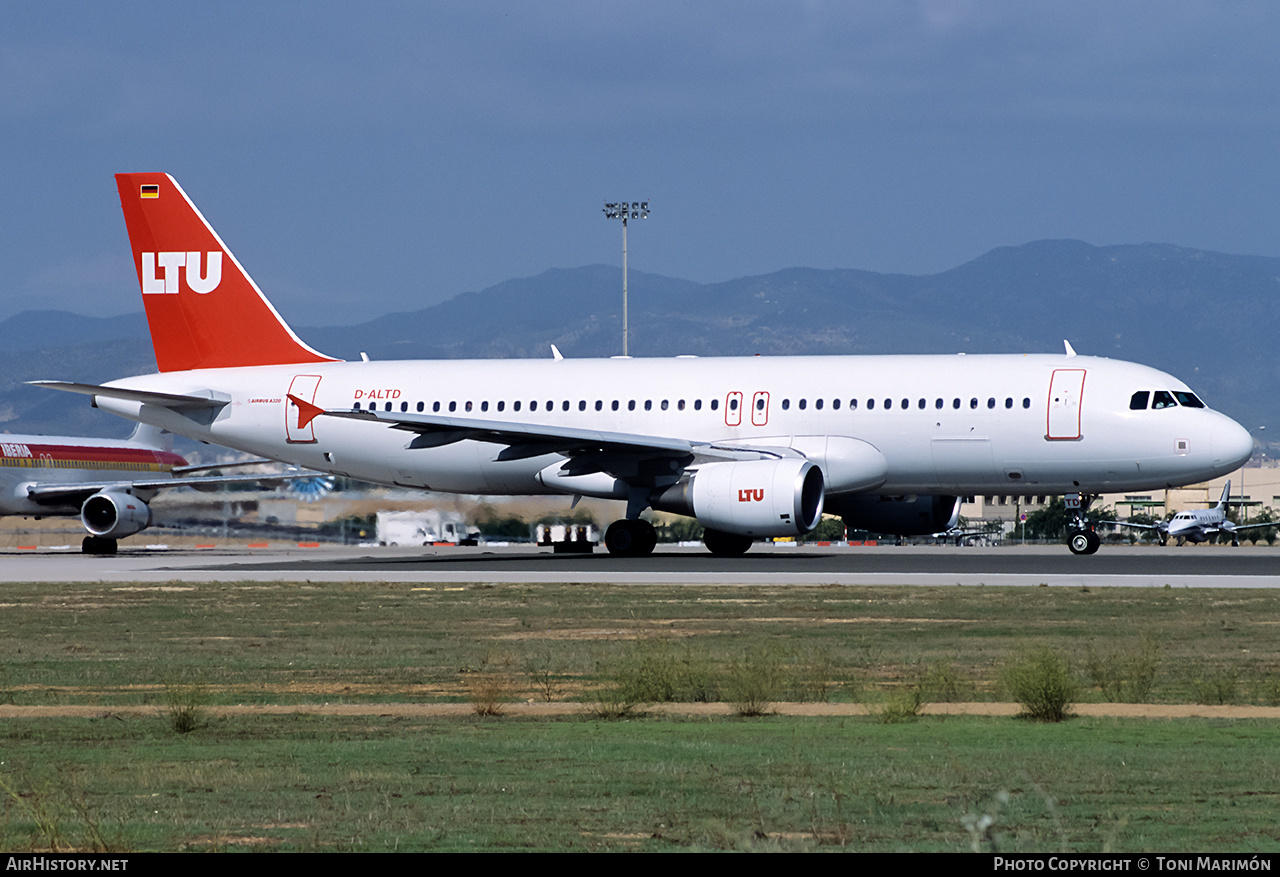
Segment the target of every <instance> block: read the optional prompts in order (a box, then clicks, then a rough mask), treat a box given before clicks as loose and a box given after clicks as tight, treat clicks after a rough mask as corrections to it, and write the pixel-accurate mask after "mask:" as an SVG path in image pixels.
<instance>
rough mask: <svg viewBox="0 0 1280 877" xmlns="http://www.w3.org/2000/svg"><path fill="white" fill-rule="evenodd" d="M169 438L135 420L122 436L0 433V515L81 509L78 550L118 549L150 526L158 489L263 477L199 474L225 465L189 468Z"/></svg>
mask: <svg viewBox="0 0 1280 877" xmlns="http://www.w3.org/2000/svg"><path fill="white" fill-rule="evenodd" d="M169 438H172V437H171V436H170V437H169ZM171 444H172V442H169V441H165V440H164V438H163V437H162V436H161V430H160V429H159V428H157V427H154V426H148V425H146V424H139V425H138V427H137V428H136V429H135V430H134V431H133V435H132V436H130V437H129V438H128V439H127V440H124V441H120V440H112V439H97V438H84V437H79V436H49V435H9V434H3V435H0V516H3V515H21V516H23V517H34V518H44V517H60V516H72V515H78V516H79V517H80V523H81V524H83V525H84V528H85V529H86V530H88V531H89V535H88V536H85V537H84V540H83V542H82V543H81V546H80V549H81V551H83V552H84V553H85V554H115V553H116V549H117V547H118V543H117V540H119V539H122V538H124V537H125V536H132V535H133V534H135V533H140V532H142V531H143V530H145V529H146V528H147V527H149V526H151V508H150V506H148V505H147V503H149V502H150V501H151V500H152V499H154V498H155V495H156V494H157V493H159V492H160V491H161V490H164V489H166V488H170V487H184V486H186V487H196V488H203V489H210V488H213V487H216V486H219V485H222V484H233V483H239V482H245V481H261V480H262V478H261V477H260V476H210V475H197V474H196V473H197V472H202V471H207V470H210V469H214V468H217V469H226V468H228V466H227V465H226V464H222V465H218V466H188V465H187V461H186V460H185V459H183V458H182V457H181V456H179V455H178V454H175V453H174V452H173V450H172V447H171ZM254 462H258V463H262V462H269V461H266V460H258V461H254ZM233 465H245V464H243V463H239V464H233Z"/></svg>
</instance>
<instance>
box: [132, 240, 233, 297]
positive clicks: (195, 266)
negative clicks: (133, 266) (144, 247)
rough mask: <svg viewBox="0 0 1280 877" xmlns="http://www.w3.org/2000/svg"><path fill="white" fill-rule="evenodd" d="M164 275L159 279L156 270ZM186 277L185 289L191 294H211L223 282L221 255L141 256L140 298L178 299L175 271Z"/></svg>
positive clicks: (157, 254)
mask: <svg viewBox="0 0 1280 877" xmlns="http://www.w3.org/2000/svg"><path fill="white" fill-rule="evenodd" d="M201 256H204V257H205V258H204V260H203V261H204V263H205V264H204V271H203V272H201V270H200V262H201V258H200V257H201ZM157 265H159V267H160V270H162V271H163V272H164V276H163V277H160V276H158V275H157V274H156V266H157ZM179 269H182V271H183V272H184V273H185V274H186V277H187V286H188V287H189V288H190V289H191V291H192V292H198V293H200V294H202V295H203V294H204V293H206V292H213V291H214V290H215V289H217V288H218V284H219V283H221V282H222V253H221V251H216V252H212V253H201V252H200V251H199V250H195V251H193V252H190V253H143V254H142V294H143V295H153V294H160V295H164V294H168V295H177V294H178V292H179V291H180V289H181V287H180V285H179V283H178V271H179Z"/></svg>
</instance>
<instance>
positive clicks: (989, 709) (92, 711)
mask: <svg viewBox="0 0 1280 877" xmlns="http://www.w3.org/2000/svg"><path fill="white" fill-rule="evenodd" d="M204 710H205V712H206V713H208V714H209V715H211V716H236V715H288V714H293V713H310V714H315V715H331V716H442V717H448V716H458V717H464V716H470V715H474V713H475V709H474V707H473V706H472V705H471V704H469V703H325V704H295V705H270V704H267V705H263V704H243V705H231V706H208V707H204ZM590 711H591V707H590V705H589V704H583V703H567V702H552V703H545V702H537V701H534V702H523V703H507V704H503V705H502V709H501V712H502V714H503V715H509V716H526V717H531V718H532V717H540V716H572V715H582V714H586V713H589V712H590ZM1074 711H1075V714H1076V715H1080V716H1113V717H1116V718H1148V719H1180V718H1188V717H1192V716H1198V717H1203V718H1216V719H1280V707H1264V706H1208V705H1204V704H1154V703H1086V704H1077V705H1076V706H1075V707H1074ZM163 712H164V708H163V707H157V706H154V705H129V706H106V705H70V706H61V705H59V706H14V705H11V704H0V719H23V718H46V717H58V716H67V717H82V718H108V717H111V716H125V715H159V714H162V713H163ZM641 712H644V713H651V714H655V715H678V716H727V715H730V714H731V713H732V709H731V707H730V705H729V704H725V703H664V704H652V705H648V706H645V707H644V708H643V709H642V710H641ZM772 712H773V713H775V714H777V715H783V716H865V715H867V714H868V710H867V707H865V706H864V705H862V704H854V703H778V704H774V706H773V710H772ZM921 712H922V714H924V715H949V716H960V715H967V716H1014V715H1017V714H1018V705H1017V704H1016V703H931V704H926V705H925V706H924V708H923V709H922V710H921Z"/></svg>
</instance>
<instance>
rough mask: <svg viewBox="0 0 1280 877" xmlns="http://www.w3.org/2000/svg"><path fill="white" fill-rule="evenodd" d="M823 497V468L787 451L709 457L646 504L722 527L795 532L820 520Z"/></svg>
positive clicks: (714, 527)
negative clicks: (760, 456)
mask: <svg viewBox="0 0 1280 877" xmlns="http://www.w3.org/2000/svg"><path fill="white" fill-rule="evenodd" d="M824 497H825V488H824V487H823V482H822V470H821V469H819V468H818V467H817V466H815V465H814V464H813V463H810V462H809V461H808V460H801V459H796V458H792V457H787V458H784V459H781V460H743V461H734V462H723V463H707V464H706V465H704V466H700V467H699V468H698V469H697V470H695V471H694V472H693V473H691V474H690V475H689V476H688V477H687V478H682V479H681V480H680V481H678V482H677V483H675V484H673V485H672V486H671V487H668V488H667V489H666V490H664V491H663V492H662V493H661V494H659V495H658V496H657V497H656V498H655V499H654V500H653V501H652V502H651V503H650V504H651V505H652V506H653V508H655V509H656V510H658V511H662V512H673V513H675V514H678V515H690V516H692V517H694V518H697V519H698V523H699V524H701V525H702V526H704V527H707V528H708V529H712V530H721V531H723V532H725V533H737V534H740V535H743V536H798V535H800V534H802V533H808V532H809V531H810V530H812V529H813V528H814V527H816V526H818V521H819V519H821V517H822V503H823V500H824Z"/></svg>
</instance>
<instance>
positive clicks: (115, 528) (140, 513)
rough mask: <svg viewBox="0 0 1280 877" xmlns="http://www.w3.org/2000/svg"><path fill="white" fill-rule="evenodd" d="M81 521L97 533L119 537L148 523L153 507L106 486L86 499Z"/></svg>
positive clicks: (138, 529)
mask: <svg viewBox="0 0 1280 877" xmlns="http://www.w3.org/2000/svg"><path fill="white" fill-rule="evenodd" d="M80 523H82V524H84V528H85V529H86V530H88V531H89V532H90V533H92V534H93V535H94V536H101V537H103V538H106V539H120V538H123V537H124V536H132V535H133V534H134V533H138V532H140V531H142V530H145V529H146V528H147V527H149V526H150V525H151V509H150V507H149V506H148V505H147V504H146V503H145V502H143V501H142V500H140V499H138V498H137V497H136V496H133V495H131V494H128V493H121V492H116V491H109V490H104V491H101V492H99V493H95V494H94V495H93V496H91V497H89V498H88V499H86V500H85V501H84V505H83V506H81V508H80Z"/></svg>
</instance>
